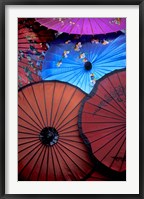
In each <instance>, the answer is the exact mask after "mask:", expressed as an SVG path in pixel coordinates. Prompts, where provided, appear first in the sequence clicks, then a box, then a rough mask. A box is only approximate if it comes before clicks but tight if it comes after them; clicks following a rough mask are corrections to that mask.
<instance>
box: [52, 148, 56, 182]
mask: <svg viewBox="0 0 144 199" xmlns="http://www.w3.org/2000/svg"><path fill="white" fill-rule="evenodd" d="M52 149H53V148H51V156H52V164H53V171H54V178H55V181H57V177H56V171H55V164H54V157H53V150H52Z"/></svg>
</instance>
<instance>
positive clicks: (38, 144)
mask: <svg viewBox="0 0 144 199" xmlns="http://www.w3.org/2000/svg"><path fill="white" fill-rule="evenodd" d="M38 143H39V140H38V141H37V142H36V141H35V143H34V144H32V145H29V146H27V147H25V148H24V149H22V150H19V151H18V153H21V152H23V151H25V150H27V149H29V148H31V147H32V146H33V145H36V144H38ZM37 146H39V144H38V145H37Z"/></svg>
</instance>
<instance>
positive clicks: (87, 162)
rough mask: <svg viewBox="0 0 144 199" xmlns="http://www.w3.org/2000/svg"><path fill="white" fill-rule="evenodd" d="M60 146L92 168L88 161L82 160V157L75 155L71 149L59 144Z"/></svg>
mask: <svg viewBox="0 0 144 199" xmlns="http://www.w3.org/2000/svg"><path fill="white" fill-rule="evenodd" d="M59 145H60V146H62V147H63V148H65V149H66V150H68V151H70V152H71V153H72V154H74V155H75V156H76V157H78V158H79V159H80V160H82V161H83V162H84V163H86V164H87V165H89V166H90V167H91V166H92V165H91V164H90V163H89V162H87V161H86V160H84V159H83V158H81V157H80V156H78V155H77V154H76V153H74V152H73V151H71V150H70V149H69V148H67V147H65V146H64V145H63V144H61V143H59ZM68 157H69V158H70V156H68ZM70 159H71V158H70ZM71 160H72V159H71ZM76 165H77V164H76ZM77 167H78V168H80V167H79V166H78V165H77ZM80 170H81V171H82V172H83V173H84V174H85V172H84V171H83V170H82V169H80Z"/></svg>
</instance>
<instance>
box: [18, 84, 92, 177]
mask: <svg viewBox="0 0 144 199" xmlns="http://www.w3.org/2000/svg"><path fill="white" fill-rule="evenodd" d="M85 96H86V94H85V93H84V92H82V91H81V90H80V89H79V88H76V87H74V86H71V85H69V84H67V83H62V82H57V81H49V82H47V81H46V82H39V83H34V84H30V85H28V86H26V87H23V88H21V89H20V90H19V93H18V107H19V108H18V173H19V180H23V181H25V180H29V181H47V180H48V181H65V180H75V181H76V180H82V179H83V178H84V177H85V176H86V175H87V174H88V173H89V172H90V171H91V170H92V168H93V163H92V162H91V160H90V158H89V155H88V151H87V148H86V146H85V144H84V143H83V140H82V139H81V137H80V136H79V130H78V111H79V108H80V106H81V101H82V100H83V98H84V97H85Z"/></svg>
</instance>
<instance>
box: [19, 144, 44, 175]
mask: <svg viewBox="0 0 144 199" xmlns="http://www.w3.org/2000/svg"><path fill="white" fill-rule="evenodd" d="M42 147H43V145H41V146H40V147H39V148H38V150H37V151H36V152H35V153H34V155H33V156H32V157H31V158H30V159H29V161H28V162H27V163H26V164H25V166H24V167H23V168H22V170H21V171H20V172H19V176H21V174H22V172H23V171H24V169H25V168H26V167H27V165H28V164H29V163H30V162H31V160H32V159H33V158H34V156H35V155H36V154H37V152H38V151H39V150H40V149H41V148H42Z"/></svg>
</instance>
